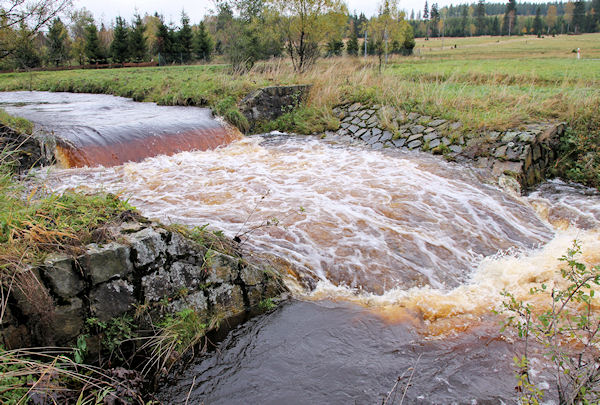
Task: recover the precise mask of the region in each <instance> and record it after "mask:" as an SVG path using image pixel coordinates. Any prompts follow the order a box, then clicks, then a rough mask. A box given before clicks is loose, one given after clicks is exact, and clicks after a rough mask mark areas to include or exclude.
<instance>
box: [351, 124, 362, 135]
mask: <svg viewBox="0 0 600 405" xmlns="http://www.w3.org/2000/svg"><path fill="white" fill-rule="evenodd" d="M358 130H360V128H359V127H357V126H356V125H350V126H349V127H348V131H350V133H352V134H353V133H355V132H356V131H358Z"/></svg>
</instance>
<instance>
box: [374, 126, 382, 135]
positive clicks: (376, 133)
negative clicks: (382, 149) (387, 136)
mask: <svg viewBox="0 0 600 405" xmlns="http://www.w3.org/2000/svg"><path fill="white" fill-rule="evenodd" d="M372 131H373V135H381V134H382V133H383V131H382V130H381V129H379V128H373V129H372Z"/></svg>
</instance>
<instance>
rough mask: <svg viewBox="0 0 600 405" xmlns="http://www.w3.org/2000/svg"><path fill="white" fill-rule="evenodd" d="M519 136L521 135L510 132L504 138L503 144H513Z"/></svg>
mask: <svg viewBox="0 0 600 405" xmlns="http://www.w3.org/2000/svg"><path fill="white" fill-rule="evenodd" d="M518 135H519V133H518V132H513V131H508V132H506V133H505V134H504V136H503V137H502V142H503V143H509V142H512V141H513V140H514V139H515V138H516V137H517V136H518Z"/></svg>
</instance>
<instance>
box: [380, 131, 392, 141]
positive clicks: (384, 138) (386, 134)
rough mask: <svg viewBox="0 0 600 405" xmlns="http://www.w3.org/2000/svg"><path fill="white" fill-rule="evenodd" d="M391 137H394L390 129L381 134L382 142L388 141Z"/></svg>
mask: <svg viewBox="0 0 600 405" xmlns="http://www.w3.org/2000/svg"><path fill="white" fill-rule="evenodd" d="M390 139H392V133H391V132H390V131H383V135H381V138H379V140H380V141H381V142H386V141H389V140H390Z"/></svg>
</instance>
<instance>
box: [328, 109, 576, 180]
mask: <svg viewBox="0 0 600 405" xmlns="http://www.w3.org/2000/svg"><path fill="white" fill-rule="evenodd" d="M333 112H334V114H335V115H336V116H337V117H338V118H339V119H340V122H341V124H340V128H339V129H338V130H337V131H336V132H335V133H328V134H327V136H328V137H330V138H331V137H336V136H337V137H340V136H341V137H349V138H352V139H354V140H357V141H361V142H364V143H365V144H366V145H368V146H369V147H371V148H373V149H383V148H403V149H409V150H420V151H424V152H430V153H433V154H443V155H444V156H446V157H447V158H449V159H452V160H457V161H463V162H467V163H472V164H474V165H476V166H477V167H481V168H488V169H490V170H491V172H492V173H493V174H494V176H496V177H498V178H500V179H502V181H506V179H507V178H512V179H515V180H516V181H517V182H518V185H517V186H518V188H519V191H520V190H526V189H528V188H530V187H532V186H534V185H535V184H537V183H538V182H540V181H541V180H543V179H544V178H545V176H546V175H547V172H548V169H549V168H550V166H551V164H552V162H553V161H554V160H555V158H556V157H557V153H556V149H557V147H558V143H559V138H560V136H561V135H562V134H563V133H564V129H565V125H564V124H563V123H558V124H553V123H549V124H532V125H525V126H524V127H523V128H519V129H515V130H508V131H480V132H474V133H469V132H465V131H464V130H463V126H462V124H461V123H460V122H450V121H447V120H444V119H439V118H435V117H430V116H425V115H421V114H418V113H415V112H412V113H405V112H403V111H399V110H396V109H394V108H391V107H387V106H379V105H373V106H369V105H362V104H360V103H354V104H346V105H341V106H338V107H336V108H335V109H334V111H333Z"/></svg>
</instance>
